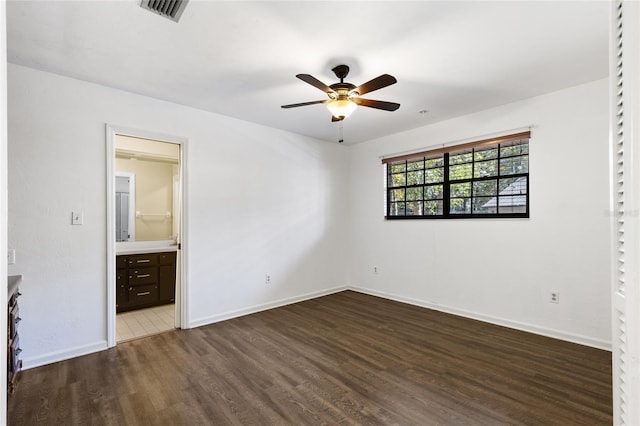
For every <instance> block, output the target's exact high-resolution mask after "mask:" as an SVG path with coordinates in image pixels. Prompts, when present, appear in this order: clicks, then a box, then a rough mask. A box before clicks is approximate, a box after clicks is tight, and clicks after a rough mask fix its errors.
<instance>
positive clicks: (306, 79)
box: [296, 74, 333, 93]
mask: <svg viewBox="0 0 640 426" xmlns="http://www.w3.org/2000/svg"><path fill="white" fill-rule="evenodd" d="M296 77H298V78H299V79H300V80H302V81H304V82H305V83H309V84H310V85H312V86H313V87H317V88H318V89H320V90H322V91H323V92H325V93H333V89H332V88H331V87H329V86H327V85H326V84H324V83H323V82H321V81H320V80H318V79H317V78H315V77H314V76H312V75H309V74H298V75H296Z"/></svg>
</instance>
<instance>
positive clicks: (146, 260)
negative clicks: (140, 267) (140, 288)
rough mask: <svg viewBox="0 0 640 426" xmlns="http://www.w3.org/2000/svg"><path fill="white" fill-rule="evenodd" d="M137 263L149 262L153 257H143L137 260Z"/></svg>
mask: <svg viewBox="0 0 640 426" xmlns="http://www.w3.org/2000/svg"><path fill="white" fill-rule="evenodd" d="M136 262H137V263H149V262H151V259H141V260H136Z"/></svg>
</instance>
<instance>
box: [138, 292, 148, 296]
mask: <svg viewBox="0 0 640 426" xmlns="http://www.w3.org/2000/svg"><path fill="white" fill-rule="evenodd" d="M149 294H151V292H150V291H143V292H142V293H138V296H147V295H149Z"/></svg>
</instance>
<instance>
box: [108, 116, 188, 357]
mask: <svg viewBox="0 0 640 426" xmlns="http://www.w3.org/2000/svg"><path fill="white" fill-rule="evenodd" d="M107 145H108V150H109V152H110V155H109V157H110V161H109V164H108V174H109V176H108V179H107V181H108V183H109V185H108V186H109V187H110V188H108V194H110V196H109V199H110V203H109V206H108V209H109V211H108V215H109V219H110V220H109V221H108V223H109V242H108V247H107V251H108V253H109V254H108V256H109V263H108V265H109V267H108V271H107V272H108V273H107V275H108V277H107V285H108V291H107V294H108V295H109V296H108V303H109V306H108V313H109V314H108V319H107V322H108V327H107V334H108V341H109V346H114V345H115V344H116V343H119V342H123V341H127V340H132V339H137V338H140V337H144V336H148V335H151V334H157V333H161V332H164V331H168V330H173V329H174V328H181V325H182V323H183V321H182V316H183V312H184V307H183V306H182V301H183V300H185V298H184V297H183V295H184V288H183V287H184V285H183V283H184V280H183V277H184V270H183V267H182V265H184V261H183V260H184V253H183V250H182V245H183V244H182V243H183V233H182V230H183V229H184V225H183V220H182V217H183V199H184V196H183V194H184V179H183V173H184V172H183V169H184V164H183V163H184V161H183V159H184V148H185V141H183V140H180V139H176V138H167V137H165V136H155V135H150V134H148V133H146V132H144V133H143V132H135V131H128V130H123V129H115V128H113V127H110V126H108V129H107Z"/></svg>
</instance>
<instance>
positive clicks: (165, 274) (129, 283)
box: [116, 252, 176, 312]
mask: <svg viewBox="0 0 640 426" xmlns="http://www.w3.org/2000/svg"><path fill="white" fill-rule="evenodd" d="M116 269H117V270H116V311H117V312H122V311H128V310H132V309H138V308H148V307H150V306H155V305H162V304H166V303H172V302H173V301H174V300H175V293H176V252H163V253H145V254H129V255H122V256H116Z"/></svg>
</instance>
